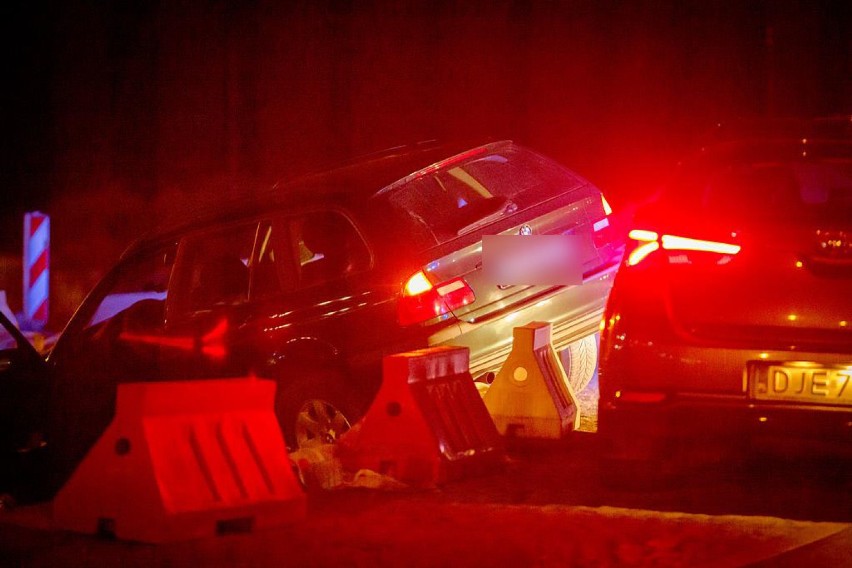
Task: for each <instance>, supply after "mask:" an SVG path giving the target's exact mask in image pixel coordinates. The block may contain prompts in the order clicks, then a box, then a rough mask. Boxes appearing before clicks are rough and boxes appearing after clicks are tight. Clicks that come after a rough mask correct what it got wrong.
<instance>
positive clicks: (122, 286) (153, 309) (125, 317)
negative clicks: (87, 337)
mask: <svg viewBox="0 0 852 568" xmlns="http://www.w3.org/2000/svg"><path fill="white" fill-rule="evenodd" d="M176 248H177V247H176V246H175V245H171V246H169V247H167V248H164V249H158V250H156V251H153V252H148V253H144V254H141V255H139V256H137V257H136V258H134V259H132V260H130V261H128V262H127V263H124V264H122V265H120V266H119V267H118V268H117V276H116V277H115V279H114V280H113V282H112V284H111V285H109V286H108V287H107V289H106V292H105V293H104V294H103V296H102V297H101V300H100V301H99V302H98V304H97V307H96V308H95V309H94V310H93V312H92V315H91V316H90V317H89V319H88V321H87V323H86V325H85V326H84V329H86V328H90V327H94V326H105V325H106V324H108V323H110V322H112V321H114V320H116V319H119V318H120V319H121V320H122V322H123V325H124V327H131V328H134V329H138V330H145V331H148V330H153V329H159V328H161V327H162V325H163V320H164V317H165V302H166V297H167V295H168V288H169V280H170V278H171V273H172V267H173V265H174V259H175V252H176Z"/></svg>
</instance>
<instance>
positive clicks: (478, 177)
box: [380, 145, 583, 244]
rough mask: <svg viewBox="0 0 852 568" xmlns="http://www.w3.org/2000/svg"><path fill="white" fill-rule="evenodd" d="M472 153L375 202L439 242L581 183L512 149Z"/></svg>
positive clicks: (543, 161)
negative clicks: (405, 218)
mask: <svg viewBox="0 0 852 568" xmlns="http://www.w3.org/2000/svg"><path fill="white" fill-rule="evenodd" d="M475 152H476V151H472V152H471V153H470V154H468V155H465V154H462V155H460V156H458V157H456V158H451V159H450V160H447V161H446V163H444V164H441V166H440V167H439V168H437V169H436V170H435V171H434V172H431V171H429V172H428V173H426V174H424V175H420V176H413V179H411V180H409V181H406V182H404V183H402V184H400V185H399V186H398V187H395V188H393V189H391V190H390V191H389V192H387V193H386V194H382V195H381V196H380V199H386V200H387V201H388V203H389V204H390V205H391V206H392V207H393V208H394V209H396V210H397V211H398V212H400V213H401V214H402V215H403V216H405V217H407V218H408V219H409V220H410V221H411V222H413V223H414V225H415V226H416V231H417V232H418V233H424V234H425V235H428V236H429V237H430V239H429V240H431V241H433V243H432V244H439V243H443V242H446V241H448V240H451V239H453V238H455V237H457V236H459V235H463V234H465V233H468V232H471V231H475V230H477V229H478V228H480V227H482V226H485V225H487V224H490V223H491V222H494V221H497V220H498V219H499V218H501V217H503V216H504V215H507V214H512V213H514V212H515V211H519V210H522V209H525V208H527V207H529V206H531V205H535V204H537V203H540V202H542V201H545V200H547V199H549V198H551V197H554V196H556V195H559V194H561V193H565V192H566V191H569V190H571V189H574V188H576V187H578V186H580V185H581V184H582V183H583V182H582V181H581V180H580V179H579V178H578V177H577V176H575V175H573V174H572V173H571V172H570V171H568V170H566V169H565V168H563V167H561V166H559V165H558V164H556V163H554V162H552V161H550V160H548V159H546V158H544V157H542V156H539V155H537V154H535V153H533V152H530V151H528V150H524V149H521V148H518V147H517V146H514V145H505V146H503V147H498V148H493V149H491V150H490V151H487V152H486V151H483V152H482V153H478V154H477V153H475ZM429 169H431V168H427V171H428V170H429Z"/></svg>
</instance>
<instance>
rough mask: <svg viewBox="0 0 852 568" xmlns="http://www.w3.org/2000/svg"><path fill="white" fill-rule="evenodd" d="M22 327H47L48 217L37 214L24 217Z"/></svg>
mask: <svg viewBox="0 0 852 568" xmlns="http://www.w3.org/2000/svg"><path fill="white" fill-rule="evenodd" d="M23 268H24V270H23V272H24V313H23V316H24V317H23V318H22V319H23V320H24V322H23V323H24V326H25V327H26V328H28V329H29V330H31V331H41V330H42V329H44V327H45V326H46V325H47V317H48V286H49V282H48V281H49V278H50V217H49V216H48V215H45V214H44V213H41V212H40V211H33V212H32V213H27V214H25V215H24V267H23Z"/></svg>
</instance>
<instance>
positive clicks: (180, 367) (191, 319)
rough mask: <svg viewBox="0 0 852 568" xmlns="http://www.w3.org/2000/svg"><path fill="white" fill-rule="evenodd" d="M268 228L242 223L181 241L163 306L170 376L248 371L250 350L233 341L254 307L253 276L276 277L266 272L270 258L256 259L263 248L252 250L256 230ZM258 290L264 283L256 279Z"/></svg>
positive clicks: (260, 223)
mask: <svg viewBox="0 0 852 568" xmlns="http://www.w3.org/2000/svg"><path fill="white" fill-rule="evenodd" d="M268 226H269V224H268V223H267V222H265V221H260V220H257V219H253V220H247V221H240V222H237V223H234V224H230V225H226V226H216V227H213V228H209V229H206V230H201V231H198V232H194V233H191V234H189V235H187V236H186V237H184V238H183V239H182V240H181V244H180V250H179V253H178V261H177V267H176V271H175V280H174V282H173V283H172V286H171V291H172V293H171V295H170V298H169V301H168V304H167V308H166V311H167V318H166V319H167V323H166V334H167V336H168V342H167V347H169V348H170V354H171V357H172V359H171V361H170V364H169V370H168V374H169V378H173V379H202V378H213V377H232V376H242V375H245V374H246V373H248V372H249V371H250V369H251V363H252V362H251V359H252V353H248V352H246V351H244V350H240V349H236V348H235V347H234V342H235V341H239V339H240V337H241V336H243V335H245V333H246V326H247V323H248V322H249V321H250V320H251V319H252V316H253V314H254V312H255V310H256V302H255V301H254V300H255V298H254V297H252V295H250V289H251V282H252V278H253V274H254V279H255V280H259V279H263V278H262V277H261V275H260V273H261V272H263V273H264V274H263V276H265V277H266V279H264V282H265V283H268V282H269V279H272V277H273V276H274V271H275V267H274V266H272V267H271V268H270V269H269V270H267V268H268V267H270V266H271V264H270V262H269V258H263V262H260V260H261V258H260V257H259V256H258V255H259V253H260V252H261V251H260V250H257V251H256V250H255V244H256V242H257V240H258V239H257V237H258V234H259V232H262V233H263V235H266V234H267V233H268ZM263 243H264V241H261V242H260V243H258V247H259V249H260V248H262V247H263ZM267 257H268V255H267ZM257 288H263V285H261V284H260V283H259V282H258V284H257ZM267 288H270V289H267V290H265V293H267V294H269V293H271V292H272V290H271V288H274V283H273V284H269V286H267ZM260 295H261V296H263V294H260Z"/></svg>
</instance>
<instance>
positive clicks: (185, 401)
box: [53, 378, 306, 542]
mask: <svg viewBox="0 0 852 568" xmlns="http://www.w3.org/2000/svg"><path fill="white" fill-rule="evenodd" d="M275 386H276V385H275V383H274V382H273V381H268V380H261V379H254V378H248V379H216V380H203V381H184V382H151V383H127V384H122V385H119V387H118V397H117V405H116V412H115V417H114V418H113V421H112V423H111V424H110V425H109V427H108V428H107V430H106V431H105V432H104V434H103V435H102V436H101V438H100V439H99V440H98V441H97V442H96V444H95V445H94V446H93V448H92V449H91V450H90V451H89V453H88V454H87V455H86V457H85V458H84V460H83V462H82V463H81V464H80V465H79V467H78V468H77V470H76V471H75V472H74V474H73V475H72V476H71V479H70V480H69V481H68V483H67V484H66V485H65V486H64V487H62V489H60V491H59V493H58V494H57V496H56V499H55V501H54V509H53V516H54V522H55V524H56V526H57V527H58V528H63V529H68V530H74V531H79V532H87V533H102V534H108V535H111V536H115V537H117V538H120V539H127V540H137V541H144V542H166V541H175V540H186V539H192V538H200V537H206V536H212V535H216V534H223V533H230V532H249V531H252V530H254V529H256V528H263V527H269V526H276V525H281V524H287V523H291V522H294V521H297V520H299V519H301V518H303V517H304V515H305V506H306V502H305V495H304V492H303V491H302V489H301V486H300V485H299V483H298V481H297V480H296V477H295V475H294V473H293V471H292V468H291V466H290V460H289V456H288V454H287V448H286V445H285V443H284V439H283V436H282V434H281V430H280V427H279V425H278V421H277V420H276V418H275V414H274V410H273V405H274V399H275Z"/></svg>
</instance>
